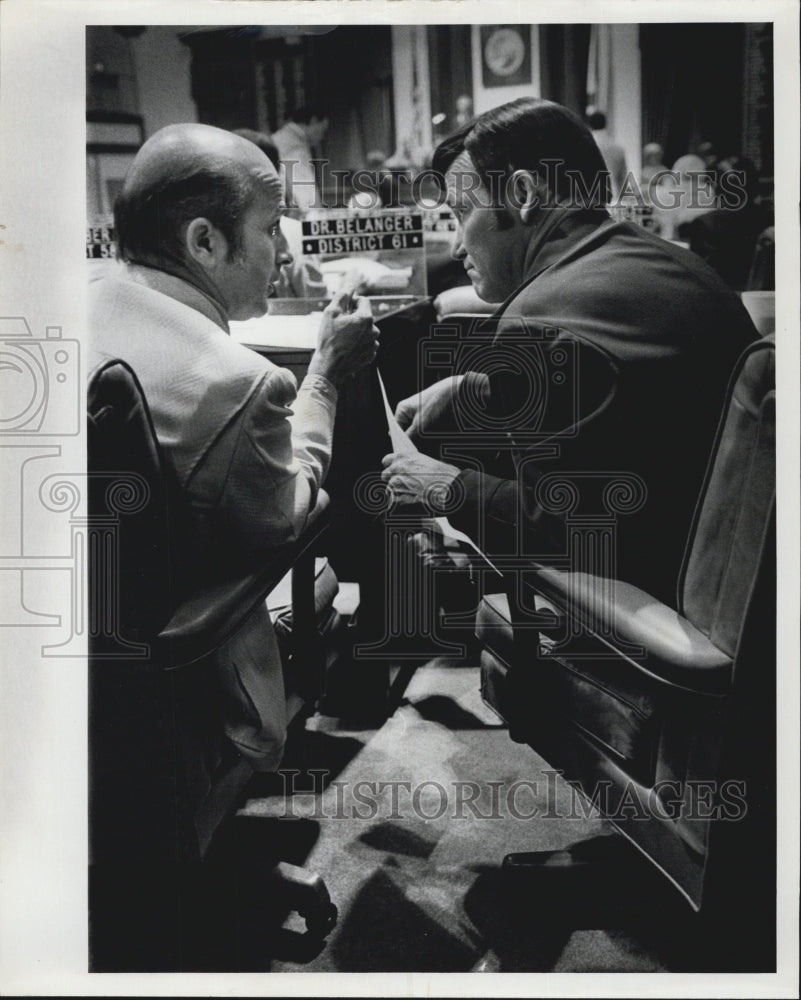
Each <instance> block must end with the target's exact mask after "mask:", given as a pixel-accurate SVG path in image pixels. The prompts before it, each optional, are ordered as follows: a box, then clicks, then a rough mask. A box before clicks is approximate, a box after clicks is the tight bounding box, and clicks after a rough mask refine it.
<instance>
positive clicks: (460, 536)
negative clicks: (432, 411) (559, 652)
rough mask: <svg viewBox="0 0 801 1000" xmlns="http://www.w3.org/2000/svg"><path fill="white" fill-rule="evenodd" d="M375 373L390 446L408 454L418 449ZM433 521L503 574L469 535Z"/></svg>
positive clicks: (446, 522) (439, 520)
mask: <svg viewBox="0 0 801 1000" xmlns="http://www.w3.org/2000/svg"><path fill="white" fill-rule="evenodd" d="M376 375H377V376H378V384H379V386H380V387H381V397H382V399H383V400H384V409H385V410H386V414H387V424H388V426H389V439H390V441H391V442H392V448H393V450H394V452H395V454H396V455H408V454H410V453H412V452H416V451H419V450H420V449H419V448H417V447H416V446H415V445H414V444H413V443H412V442H411V441H410V440H409V438H408V437H407V436H406V434H405V433H404V432H403V430H402V429H401V426H400V424H399V423H398V421H397V420H396V419H395V414H394V413H393V412H392V408H391V407H390V405H389V399H388V398H387V390H386V388H385V386H384V380H383V379H382V378H381V372H380V371H378V369H376ZM433 520H434V523H435V524H437V525H438V526H439V529H440V531H441V532H442V533H443V535H448V536H449V537H450V538H455V539H456V541H457V542H464V543H465V545H468V546H469V547H470V548H471V549H473V551H475V552H477V553H478V554H479V555H480V556H481V558H482V559H483V560H484V562H486V563H487V564H488V565H489V566H491V567H492V569H494V570H495V572H496V573H497V574H498V576H503V573H501V571H500V570H499V569H498V567H497V566H496V565H495V564H494V563H493V562H492V560H491V559H489V558H488V557H487V556H486V555H485V554H484V553H483V552H482V551H481V549H480V548H479V547H478V546H477V545H476V543H475V542H474V541H473V539H472V538H470V536H469V535H466V534H465V533H464V532H463V531H459V530H458V529H457V528H454V526H453V525H452V524H451V522H450V521H449V520H448V519H447V517H435V518H434V519H433Z"/></svg>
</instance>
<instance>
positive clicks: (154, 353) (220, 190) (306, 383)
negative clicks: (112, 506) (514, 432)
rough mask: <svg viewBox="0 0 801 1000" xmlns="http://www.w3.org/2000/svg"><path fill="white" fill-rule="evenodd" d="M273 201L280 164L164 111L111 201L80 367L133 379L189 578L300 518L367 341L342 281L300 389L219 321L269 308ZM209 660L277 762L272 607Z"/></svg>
mask: <svg viewBox="0 0 801 1000" xmlns="http://www.w3.org/2000/svg"><path fill="white" fill-rule="evenodd" d="M283 210H284V202H283V195H282V186H281V183H280V180H279V178H278V174H277V173H276V170H275V168H274V167H273V165H272V164H271V163H270V161H269V160H268V159H267V157H266V156H265V155H264V153H263V152H262V151H261V150H260V149H258V147H257V146H255V145H254V144H253V143H252V142H249V141H248V140H246V139H243V138H241V137H240V136H237V135H233V134H232V133H230V132H225V131H222V130H221V129H216V128H212V127H210V126H205V125H173V126H169V127H167V128H164V129H162V130H161V131H159V132H157V133H156V134H155V135H154V136H153V137H152V138H150V139H149V140H148V141H147V142H146V143H145V144H144V146H143V147H142V148H141V150H140V151H139V153H138V154H137V156H136V158H135V160H134V162H133V164H132V166H131V169H130V171H129V173H128V176H127V177H126V179H125V183H124V185H123V189H122V193H121V194H120V197H119V199H118V201H117V204H116V205H115V226H116V231H117V241H118V256H119V257H120V259H121V260H122V261H123V262H124V264H123V265H122V266H121V267H120V268H119V269H116V271H117V273H115V274H113V275H110V276H109V277H107V278H106V279H104V280H103V281H100V282H96V283H94V284H93V286H92V291H91V304H90V332H91V337H92V363H91V366H90V370H93V369H94V368H95V367H96V365H97V364H99V363H102V362H103V361H104V360H106V359H108V358H121V359H122V360H124V361H126V362H128V363H129V364H130V365H131V367H132V368H133V370H134V371H135V373H136V375H137V377H138V379H139V381H140V383H141V384H142V387H143V389H144V393H145V396H146V398H147V401H148V404H149V407H150V411H151V414H152V417H153V423H154V426H155V430H156V435H157V437H158V440H159V443H160V445H161V448H162V452H163V456H164V460H165V462H166V463H167V465H168V466H169V468H170V469H171V471H172V473H174V476H175V479H176V480H177V482H178V484H179V487H180V489H181V491H182V493H183V496H184V498H185V500H186V511H187V517H188V524H187V531H186V537H187V540H188V542H187V554H186V558H187V572H188V573H189V574H191V578H192V579H193V581H194V582H195V583H198V582H202V581H204V580H208V581H209V582H211V581H212V580H214V579H215V578H217V579H219V578H220V577H221V575H222V574H223V573H230V572H232V571H233V572H236V571H237V570H242V571H247V570H248V569H250V568H252V567H253V566H254V564H255V562H256V561H257V560H259V559H264V558H268V557H269V555H270V553H271V552H273V551H275V550H276V549H277V548H278V547H279V546H281V545H283V544H285V543H286V542H288V541H290V540H292V539H293V538H295V537H297V535H298V534H299V533H300V532H301V531H302V529H303V527H304V524H305V523H306V519H307V517H308V515H309V512H310V511H311V510H312V509H313V508H314V505H315V501H316V499H317V493H318V491H319V489H320V485H321V483H322V482H323V479H324V478H325V475H326V472H327V470H328V465H329V462H330V456H331V443H332V436H333V425H334V413H335V409H336V401H337V393H338V390H339V388H340V386H341V384H342V382H343V380H344V379H345V378H346V377H347V375H348V374H350V373H351V372H354V371H356V370H358V369H360V368H362V367H364V366H365V365H368V364H369V363H370V362H371V361H372V360H373V358H374V357H375V353H376V348H377V342H376V334H377V330H376V328H375V327H374V325H373V320H372V315H371V312H370V306H369V303H368V302H367V300H366V299H353V300H351V297H350V296H349V295H348V294H347V293H344V292H343V293H342V294H341V295H340V296H338V297H336V298H335V300H334V301H333V302H332V303H331V305H330V306H329V307H328V308H327V309H326V310H325V312H324V313H323V316H322V319H321V322H320V331H319V335H318V347H317V350H316V351H315V352H314V355H313V356H312V359H311V363H310V365H309V371H308V374H307V376H306V378H305V379H304V380H303V384H302V385H301V386H300V389H298V388H297V385H296V381H295V378H294V376H293V375H292V374H291V373H290V372H288V371H286V370H285V369H282V368H277V367H276V366H275V365H273V364H271V363H270V362H269V361H267V360H266V359H264V358H262V357H260V356H259V355H258V354H256V353H254V352H252V351H250V350H248V349H247V348H244V347H242V346H240V345H238V344H235V343H234V342H233V341H232V340H231V339H230V337H229V336H228V321H229V320H231V319H234V320H244V319H250V318H252V317H255V316H261V315H263V314H264V313H265V312H266V311H267V303H268V298H269V296H270V293H271V291H272V289H273V286H274V283H275V282H276V281H277V280H278V277H279V270H280V268H281V267H282V266H284V265H286V264H289V263H291V261H292V257H291V255H290V254H289V252H288V250H287V245H286V241H285V239H284V237H283V235H282V233H281V228H280V220H281V215H282V212H283ZM121 459H122V461H121V467H123V466H124V457H122V456H121ZM218 662H219V673H220V680H221V690H222V692H223V699H222V700H223V703H222V705H221V711H222V715H223V722H224V726H225V731H226V733H227V735H228V737H229V738H230V739H231V740H232V742H233V743H234V744H235V746H236V747H237V748H238V749H239V751H240V752H241V753H243V754H244V755H246V756H247V757H249V758H250V759H251V761H252V762H253V763H254V765H255V766H257V767H259V768H260V769H264V770H269V769H272V768H274V767H276V766H277V765H278V763H279V762H280V758H281V754H282V752H283V744H284V739H285V721H284V691H283V681H282V676H281V664H280V657H279V654H278V648H277V644H276V640H275V636H274V634H273V631H272V627H271V625H270V621H269V617H268V615H267V613H266V610H262V613H261V614H260V615H256V616H254V617H253V619H252V620H251V621H250V622H249V624H248V626H247V627H246V629H245V630H244V631H243V632H240V634H239V635H237V636H236V637H235V638H234V639H233V640H232V641H231V642H230V643H229V644H228V646H227V647H226V648H225V649H224V650H222V651H221V653H220V655H219V657H218Z"/></svg>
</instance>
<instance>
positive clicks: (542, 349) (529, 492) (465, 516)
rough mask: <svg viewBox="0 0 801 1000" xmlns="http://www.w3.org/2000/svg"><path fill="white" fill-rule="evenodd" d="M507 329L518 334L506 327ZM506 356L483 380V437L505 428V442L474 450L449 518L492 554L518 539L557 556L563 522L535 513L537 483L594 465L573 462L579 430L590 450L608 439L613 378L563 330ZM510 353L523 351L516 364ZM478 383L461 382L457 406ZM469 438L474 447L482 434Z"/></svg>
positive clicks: (517, 344)
mask: <svg viewBox="0 0 801 1000" xmlns="http://www.w3.org/2000/svg"><path fill="white" fill-rule="evenodd" d="M507 328H509V329H515V330H516V329H517V328H516V327H515V328H513V327H512V324H507ZM522 329H523V328H521V330H522ZM532 329H533V327H532ZM505 349H506V351H507V352H512V353H510V355H509V363H508V364H505V365H503V366H498V368H497V369H496V370H494V371H490V372H489V373H488V375H487V376H484V377H485V378H488V380H489V387H490V391H489V406H488V409H487V416H488V418H490V419H489V420H488V421H487V425H486V426H487V430H488V431H489V432H490V433H491V434H492V435H493V436H494V437H497V434H498V429H499V428H504V430H505V432H506V436H507V441H506V444H505V445H502V446H500V447H499V448H498V450H497V451H496V452H495V453H493V452H491V451H487V450H486V449H484V450H483V453H482V452H481V451H478V450H477V451H476V455H477V460H476V462H475V463H474V467H473V468H463V471H462V472H461V473H460V475H459V477H458V479H459V487H457V489H458V493H459V495H460V496H461V497H462V502H461V506H460V508H459V509H458V510H457V511H456V512H454V513H453V514H452V515H450V519H451V522H452V523H453V524H454V525H455V526H457V527H459V528H461V529H462V530H464V531H466V532H467V533H468V534H470V535H471V537H473V538H481V540H482V542H483V544H484V545H485V546H486V547H487V549H488V550H489V551H490V552H495V553H497V554H501V553H511V552H514V551H516V550H517V547H518V545H519V544H520V543H522V542H523V541H524V536H525V538H526V539H527V540H526V545H532V544H533V545H535V546H536V548H537V550H538V551H540V552H548V551H556V550H559V549H560V547H561V544H562V530H563V525H562V519H561V518H560V517H558V516H555V515H553V514H549V513H546V512H545V511H544V510H543V509H542V508H541V507H540V505H539V503H538V502H537V500H536V492H537V484H538V482H539V480H540V478H541V477H542V476H543V475H545V474H546V473H548V472H552V471H555V470H558V469H560V468H563V467H567V468H570V467H574V468H579V469H582V468H588V467H590V468H592V467H593V466H594V462H593V457H592V454H591V455H589V456H588V455H587V454H583V455H582V456H581V459H580V460H579V456H578V455H577V454H576V442H577V438H578V434H579V431H580V433H581V437H582V440H590V441H591V442H593V443H594V444H600V441H602V440H603V439H604V438H605V437H607V436H608V434H609V432H610V430H611V428H610V427H609V426H608V425H607V424H606V422H605V417H604V414H605V413H607V411H608V408H609V406H610V403H611V401H612V400H613V398H614V397H615V394H616V391H617V373H616V371H615V367H614V364H612V363H611V360H610V359H609V358H608V357H607V356H606V355H605V354H604V352H601V351H599V350H598V349H596V348H595V347H593V346H592V345H590V344H588V343H586V342H584V341H583V340H582V339H581V338H577V337H575V336H572V335H570V334H566V333H565V332H564V331H558V332H557V331H555V330H553V331H551V335H549V336H548V337H547V338H534V337H530V338H525V337H522V336H521V337H520V338H519V339H518V340H517V341H516V340H515V339H514V338H513V337H511V336H510V337H508V338H507V341H506V346H505ZM516 350H520V351H521V354H520V355H519V357H517V358H515V355H514V352H515V351H516ZM480 377H481V376H479V375H476V374H474V373H469V374H468V375H466V377H465V379H464V381H463V383H462V385H461V386H460V388H459V397H457V407H458V406H459V398H461V397H463V394H464V395H465V396H466V397H469V396H470V394H471V386H470V382H471V380H475V379H478V378H480ZM473 395H475V392H473ZM462 424H463V426H466V421H462ZM473 433H475V440H474V444H476V445H479V446H480V444H481V438H482V428H481V427H480V426H477V427H476V430H475V431H474V432H473ZM469 434H470V432H468V435H467V436H469ZM599 438H600V441H599ZM466 444H467V442H466ZM467 447H468V448H469V444H467ZM588 447H590V451H591V452H592V451H594V450H595V451H597V455H598V457H600V456H601V454H602V453H603V448H601V447H598V448H597V449H594V448H593V447H592V445H589V446H588ZM565 462H567V465H566V466H565V464H564V463H565Z"/></svg>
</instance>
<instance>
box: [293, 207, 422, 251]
mask: <svg viewBox="0 0 801 1000" xmlns="http://www.w3.org/2000/svg"><path fill="white" fill-rule="evenodd" d="M422 246H423V216H422V214H418V213H409V214H406V213H398V212H392V213H389V212H387V213H376V214H374V215H350V216H341V217H338V218H327V219H308V220H306V221H305V222H304V223H303V253H304V254H358V253H371V252H374V251H376V250H415V249H417V250H420V249H422Z"/></svg>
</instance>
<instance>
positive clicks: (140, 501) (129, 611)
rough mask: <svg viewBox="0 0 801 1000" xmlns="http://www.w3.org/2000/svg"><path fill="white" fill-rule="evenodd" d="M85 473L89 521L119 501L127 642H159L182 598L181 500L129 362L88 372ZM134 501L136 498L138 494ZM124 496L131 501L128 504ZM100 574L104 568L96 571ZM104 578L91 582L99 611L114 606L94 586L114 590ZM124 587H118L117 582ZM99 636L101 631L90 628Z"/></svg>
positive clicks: (121, 608) (121, 609) (119, 604)
mask: <svg viewBox="0 0 801 1000" xmlns="http://www.w3.org/2000/svg"><path fill="white" fill-rule="evenodd" d="M87 469H88V472H89V516H90V519H91V521H92V522H93V523H94V524H95V525H99V524H101V523H102V521H103V519H104V518H106V517H107V516H108V515H109V514H110V513H112V511H111V510H110V506H111V505H114V502H115V500H116V501H117V504H116V507H117V510H118V511H120V516H119V518H118V519H117V524H116V526H115V534H116V547H117V566H116V572H117V574H118V576H117V580H116V581H114V582H112V583H111V586H116V587H117V589H118V591H119V588H120V587H122V586H124V589H125V593H124V600H123V599H121V598H122V597H123V595H122V594H121V593H117V594H112V595H111V598H112V599H114V598H119V599H118V600H116V601H115V603H116V615H117V616H118V623H119V625H120V628H121V630H122V632H123V633H124V634H125V635H126V636H127V637H128V638H142V639H144V640H145V641H147V639H148V638H154V637H155V636H156V635H157V634H158V632H159V631H160V630H161V628H162V627H163V625H165V624H166V622H167V621H168V619H169V618H170V616H171V614H172V613H173V611H174V610H175V608H176V607H177V605H178V603H179V601H180V598H181V589H182V588H181V586H180V584H179V583H178V580H177V575H176V568H175V567H176V566H177V565H179V563H178V561H177V559H176V554H177V549H178V546H179V544H180V543H179V539H178V537H177V536H176V525H178V524H180V519H179V518H176V517H174V516H173V517H171V513H174V511H173V508H174V506H175V505H176V503H177V502H178V499H177V489H175V488H173V486H172V484H171V481H170V476H169V473H168V471H167V470H166V469H165V466H164V463H163V461H162V458H161V454H160V450H159V446H158V442H157V440H156V434H155V431H154V429H153V422H152V420H151V417H150V412H149V410H148V407H147V403H146V401H145V397H144V393H143V391H142V387H141V386H140V384H139V381H138V380H137V378H136V375H135V374H134V372H133V371H132V370H131V368H130V367H129V366H128V365H127V364H125V362H123V361H120V360H118V359H113V360H108V361H105V362H103V363H101V364H100V365H98V366H97V367H96V368H95V369H94V370H93V371H92V372H91V374H90V378H89V385H88V392H87ZM137 494H138V496H136V499H135V500H134V495H137ZM126 497H130V500H131V501H133V502H127V503H126ZM98 569H100V568H99V567H98ZM105 577H106V574H105V573H101V572H98V573H96V574H94V575H93V577H92V580H91V581H90V586H91V587H92V591H91V593H92V604H93V608H94V609H98V608H99V605H101V604H102V603H103V602H106V601H107V600H108V594H106V595H104V594H103V593H101V592H99V591H96V588H95V585H102V586H103V587H105V588H108V586H109V581H108V580H107V579H106V578H105ZM117 581H118V582H117ZM92 631H93V633H96V635H95V637H96V638H98V639H99V638H100V637H101V636H102V632H103V629H102V627H99V628H97V629H94V630H92Z"/></svg>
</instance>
